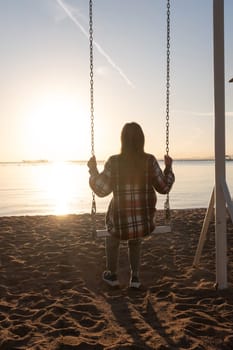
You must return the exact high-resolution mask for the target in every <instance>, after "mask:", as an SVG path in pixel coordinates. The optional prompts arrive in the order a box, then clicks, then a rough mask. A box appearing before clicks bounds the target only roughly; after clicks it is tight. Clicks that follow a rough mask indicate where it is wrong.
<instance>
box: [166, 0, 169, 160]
mask: <svg viewBox="0 0 233 350" xmlns="http://www.w3.org/2000/svg"><path fill="white" fill-rule="evenodd" d="M169 105H170V0H167V77H166V154H167V155H168V154H169V112H170V111H169Z"/></svg>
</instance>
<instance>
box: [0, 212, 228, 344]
mask: <svg viewBox="0 0 233 350" xmlns="http://www.w3.org/2000/svg"><path fill="white" fill-rule="evenodd" d="M160 214H161V213H160ZM204 214H205V210H203V209H197V210H196V209H195V210H175V211H173V214H172V215H173V232H172V233H168V234H160V235H156V236H155V235H154V236H151V237H150V238H148V239H147V240H145V241H144V244H143V251H142V266H141V280H142V282H143V287H142V288H141V290H139V291H135V290H131V289H129V288H128V280H129V267H128V258H127V246H126V244H123V245H122V247H121V255H120V266H119V280H120V283H121V286H120V288H115V289H112V288H110V287H108V286H106V285H105V284H104V282H102V280H101V274H102V271H103V270H104V267H105V250H104V239H98V240H96V241H94V240H92V237H91V219H90V215H88V214H86V215H69V216H64V217H56V216H25V217H1V218H0V259H1V260H0V349H1V350H5V349H7V350H13V349H27V350H30V349H33V350H42V349H43V350H44V349H46V350H47V349H84V350H90V349H93V350H94V349H96V350H102V349H106V350H107V349H108V350H110V349H122V350H123V349H124V350H126V349H134V350H139V349H179V350H182V349H195V350H201V349H205V350H208V349H209V350H213V349H218V350H220V349H224V350H226V349H233V289H232V285H233V224H232V223H231V222H230V221H228V225H227V226H228V258H229V261H228V281H229V288H227V289H225V290H216V289H215V287H214V283H215V248H214V245H215V243H214V223H213V222H212V223H211V225H210V227H209V230H208V234H207V240H206V242H205V246H204V250H203V254H202V257H201V261H200V265H199V267H198V268H193V266H192V263H193V258H194V255H195V251H196V247H197V243H198V239H199V234H200V230H201V226H202V222H203V218H204ZM97 221H98V222H97V226H98V227H99V228H103V225H104V216H103V214H98V216H97ZM159 221H160V218H159Z"/></svg>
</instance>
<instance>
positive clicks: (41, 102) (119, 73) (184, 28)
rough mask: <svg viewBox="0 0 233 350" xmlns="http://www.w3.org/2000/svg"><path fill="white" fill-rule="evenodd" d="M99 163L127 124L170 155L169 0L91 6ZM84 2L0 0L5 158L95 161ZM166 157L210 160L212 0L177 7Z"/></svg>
mask: <svg viewBox="0 0 233 350" xmlns="http://www.w3.org/2000/svg"><path fill="white" fill-rule="evenodd" d="M93 3H94V4H93V26H94V40H95V46H94V140H95V154H96V157H97V159H99V160H105V159H107V158H108V157H109V156H110V155H111V154H115V153H118V152H119V151H120V133H121V129H122V127H123V125H124V124H125V123H126V122H131V121H135V122H137V123H139V124H140V125H141V126H142V128H143V131H144V134H145V140H146V142H145V150H146V151H147V152H149V153H153V154H154V155H155V156H156V157H157V158H161V157H163V155H164V153H165V135H166V129H165V125H166V1H165V0H93ZM88 12H89V2H88V0H7V1H0V36H1V45H0V63H1V64H0V76H1V84H0V121H1V127H0V161H1V162H4V161H21V160H29V159H30V160H32V159H48V160H79V159H81V160H86V159H89V157H90V156H91V121H90V81H89V80H90V78H89V42H88V30H89V29H88V23H89V20H88ZM232 14H233V1H232V0H225V79H226V83H225V110H226V154H230V155H233V138H232V134H233V98H232V96H233V84H229V83H228V80H229V79H230V78H232V77H233V21H232ZM170 16H171V24H170V26H171V54H170V59H171V63H170V64H171V67H170V79H171V81H170V85H171V91H170V128H169V136H170V137H169V152H170V155H171V156H172V157H173V158H174V159H178V158H209V157H213V156H214V86H213V1H212V0H171V15H170Z"/></svg>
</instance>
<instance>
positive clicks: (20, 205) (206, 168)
mask: <svg viewBox="0 0 233 350" xmlns="http://www.w3.org/2000/svg"><path fill="white" fill-rule="evenodd" d="M102 168H103V164H100V165H99V169H100V170H101V169H102ZM173 168H174V172H175V175H176V182H175V184H174V187H173V189H172V191H171V194H170V204H171V208H172V209H183V208H206V207H208V203H209V199H210V195H211V192H212V189H213V186H214V172H215V169H214V161H196V160H195V161H194V160H192V161H174V166H173ZM88 175H89V174H88V169H87V166H86V164H83V163H78V162H70V163H69V162H66V163H0V198H1V200H0V216H11V215H47V214H55V215H60V214H74V213H76V214H82V213H90V208H91V200H92V195H91V191H90V188H89V185H88ZM226 178H227V183H228V187H229V190H230V192H231V195H233V161H228V162H226ZM109 199H110V196H108V197H106V198H96V203H97V211H98V212H105V211H106V209H107V205H108V202H109ZM164 199H165V197H164V196H162V195H158V205H157V208H159V209H161V208H163V205H164Z"/></svg>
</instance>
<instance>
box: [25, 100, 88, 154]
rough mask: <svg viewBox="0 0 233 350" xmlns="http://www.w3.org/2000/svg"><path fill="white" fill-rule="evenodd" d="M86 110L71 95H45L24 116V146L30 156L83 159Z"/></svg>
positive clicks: (85, 147) (86, 125)
mask: <svg viewBox="0 0 233 350" xmlns="http://www.w3.org/2000/svg"><path fill="white" fill-rule="evenodd" d="M88 128H89V119H88V112H87V111H86V110H85V109H84V107H83V106H82V104H81V103H80V102H79V101H77V100H76V99H75V98H69V97H64V96H49V97H46V98H44V99H42V100H41V101H39V102H38V103H36V104H35V105H34V106H33V108H32V109H31V111H30V113H29V115H28V118H27V143H28V144H27V147H29V149H30V154H32V156H31V157H32V158H33V159H35V158H36V159H44V158H45V159H49V160H70V159H85V158H86V154H85V152H87V148H88V144H87V142H88V140H87V139H88V137H87V135H89V130H88Z"/></svg>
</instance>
